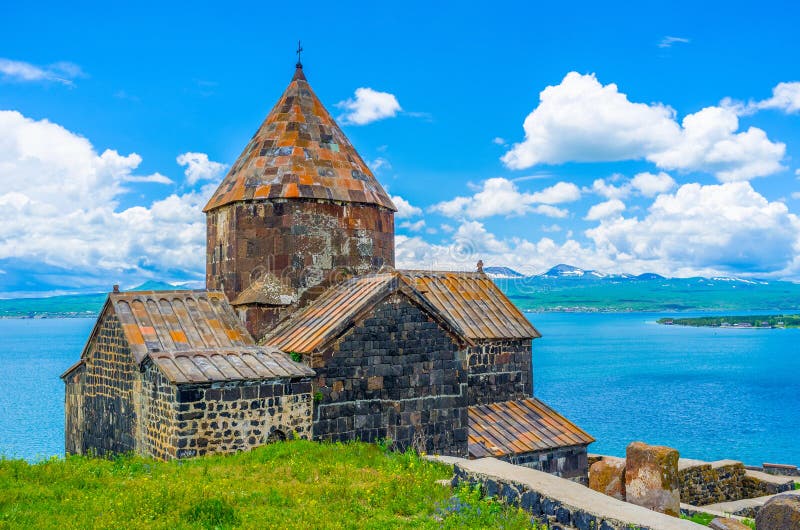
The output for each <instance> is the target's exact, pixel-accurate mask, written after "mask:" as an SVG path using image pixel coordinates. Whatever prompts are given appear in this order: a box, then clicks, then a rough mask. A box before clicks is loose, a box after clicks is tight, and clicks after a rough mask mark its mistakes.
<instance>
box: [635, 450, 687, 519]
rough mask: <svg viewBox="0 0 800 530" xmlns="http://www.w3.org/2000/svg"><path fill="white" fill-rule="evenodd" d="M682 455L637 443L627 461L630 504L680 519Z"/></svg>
mask: <svg viewBox="0 0 800 530" xmlns="http://www.w3.org/2000/svg"><path fill="white" fill-rule="evenodd" d="M678 458H679V455H678V451H676V450H675V449H672V448H671V447H664V446H660V445H647V444H645V443H642V442H633V443H632V444H630V445H629V446H628V448H627V450H626V457H625V499H626V500H627V502H630V503H633V504H637V505H639V506H644V507H645V508H649V509H651V510H654V511H657V512H661V513H665V514H667V515H672V516H675V517H678V516H679V515H680V510H681V506H680V504H681V501H680V490H679V480H678Z"/></svg>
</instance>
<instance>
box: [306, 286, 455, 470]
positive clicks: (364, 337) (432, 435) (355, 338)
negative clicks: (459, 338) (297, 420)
mask: <svg viewBox="0 0 800 530" xmlns="http://www.w3.org/2000/svg"><path fill="white" fill-rule="evenodd" d="M310 364H311V367H312V368H313V369H314V370H315V371H316V372H317V377H316V379H315V381H314V387H315V390H317V391H319V392H320V395H321V397H322V399H321V402H320V403H318V404H317V405H316V407H315V408H316V410H315V419H314V438H315V439H319V440H363V441H366V442H374V441H376V440H379V439H385V438H390V439H391V440H393V442H394V444H395V447H396V448H398V449H401V450H402V449H405V448H407V447H412V446H413V447H414V448H416V449H418V450H420V451H425V452H428V453H441V454H452V455H466V454H467V429H468V420H467V374H466V369H465V366H464V365H465V362H464V358H463V353H462V351H461V350H460V349H459V345H458V344H457V343H456V342H455V339H454V338H453V337H452V336H450V335H449V334H448V333H447V332H446V331H445V330H443V329H442V328H441V327H440V326H439V324H438V323H437V322H435V321H434V320H432V319H431V318H430V316H429V315H428V314H427V313H425V312H424V311H422V310H421V309H420V308H419V307H417V306H416V305H414V304H413V303H411V301H410V300H409V299H408V298H407V297H405V295H402V294H399V293H398V294H395V295H392V296H390V297H388V298H387V299H386V300H384V301H383V302H381V303H380V304H378V306H377V307H376V308H375V309H374V310H373V311H372V312H371V313H370V314H369V315H367V316H366V317H365V318H363V319H362V320H360V321H359V322H357V323H356V324H355V325H354V327H353V328H351V329H350V330H349V331H348V332H347V333H345V334H344V335H343V336H342V337H341V338H340V339H338V340H337V341H336V342H335V343H334V344H333V345H332V346H331V347H330V348H329V349H327V350H326V351H325V352H324V353H321V354H315V355H314V356H312V357H311V359H310Z"/></svg>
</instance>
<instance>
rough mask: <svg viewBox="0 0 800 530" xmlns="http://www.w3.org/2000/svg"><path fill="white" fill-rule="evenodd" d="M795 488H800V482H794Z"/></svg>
mask: <svg viewBox="0 0 800 530" xmlns="http://www.w3.org/2000/svg"><path fill="white" fill-rule="evenodd" d="M794 489H796V490H800V482H795V483H794Z"/></svg>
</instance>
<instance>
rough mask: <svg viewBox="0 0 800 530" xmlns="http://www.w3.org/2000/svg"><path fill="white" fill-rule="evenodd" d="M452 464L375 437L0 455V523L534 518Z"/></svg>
mask: <svg viewBox="0 0 800 530" xmlns="http://www.w3.org/2000/svg"><path fill="white" fill-rule="evenodd" d="M451 474H452V472H451V470H450V469H449V468H447V467H445V466H442V465H439V464H433V463H430V462H427V461H425V460H422V459H420V458H419V457H417V456H416V455H414V454H410V453H409V454H399V453H384V452H383V451H381V449H380V448H379V447H378V446H375V445H370V444H361V443H353V444H344V445H342V444H320V443H314V442H307V441H291V442H284V443H277V444H272V445H269V446H266V447H262V448H259V449H257V450H254V451H251V452H248V453H239V454H236V455H230V456H213V457H204V458H198V459H193V460H183V461H173V462H155V461H152V460H147V459H142V458H134V457H124V458H119V459H117V460H115V461H109V460H102V459H92V458H84V457H70V458H67V459H53V460H49V461H45V462H41V463H38V464H33V465H30V464H28V463H26V462H24V461H21V460H0V528H62V529H66V528H215V527H216V528H234V527H238V528H392V527H398V526H400V527H430V528H440V527H445V528H464V527H467V528H470V527H471V528H481V527H505V528H530V524H529V522H528V517H526V516H525V515H524V514H522V513H521V512H519V511H518V510H516V509H512V508H507V507H505V506H503V505H500V504H498V503H494V502H491V501H487V500H485V499H484V500H479V499H478V497H476V496H475V494H474V492H469V491H466V490H464V491H461V492H460V493H459V496H460V497H461V498H462V499H465V500H466V501H467V503H468V504H470V505H471V506H472V508H464V507H463V505H462V503H456V504H457V505H458V507H457V509H455V510H451V511H447V510H445V511H444V512H442V513H445V514H446V515H445V516H444V518H443V519H442V517H436V515H437V513H438V512H440V511H441V510H442V508H446V507H447V506H448V499H449V498H450V497H451V495H452V492H451V491H450V489H449V488H445V487H442V486H440V485H437V484H435V481H436V480H438V479H449V478H450V476H451Z"/></svg>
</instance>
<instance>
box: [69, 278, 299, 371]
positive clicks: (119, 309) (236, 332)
mask: <svg viewBox="0 0 800 530" xmlns="http://www.w3.org/2000/svg"><path fill="white" fill-rule="evenodd" d="M109 311H113V313H114V315H116V317H117V319H118V320H119V323H120V326H121V327H122V331H123V333H124V335H125V339H126V341H127V343H128V347H129V349H130V351H131V354H132V355H133V358H134V360H135V361H136V363H137V364H141V363H143V362H144V361H145V360H146V359H148V358H150V359H152V361H153V362H154V363H155V364H156V365H157V366H158V367H159V368H161V370H162V371H163V373H164V375H166V376H167V377H168V378H169V379H170V381H172V382H173V383H190V382H194V383H200V382H210V381H234V380H244V379H269V378H276V377H277V378H284V377H309V376H311V375H313V374H314V372H313V371H312V370H311V369H310V368H308V367H307V366H305V365H304V364H302V363H297V362H294V361H292V360H291V359H289V357H288V356H286V355H285V354H284V353H282V352H280V351H278V350H276V349H274V348H264V347H261V346H257V345H256V344H255V342H254V341H253V337H251V336H250V334H249V333H248V332H247V330H246V329H245V328H244V326H243V325H242V323H241V322H240V321H239V319H238V318H236V315H235V314H234V312H233V309H232V308H231V306H230V304H228V300H227V299H226V298H225V295H224V294H223V293H221V292H215V291H201V290H198V291H132V292H122V293H110V294H109V295H108V299H107V300H106V304H105V306H104V307H103V310H102V311H101V313H100V317H99V318H98V323H97V324H96V325H95V329H94V330H93V331H92V335H91V336H90V339H89V342H87V345H86V347H85V348H84V351H83V354H82V355H81V357H82V358H83V357H85V355H86V354H87V353H88V349H89V346H90V344H91V339H92V337H93V336H94V335H95V334H96V332H97V331H98V327H99V325H100V322H101V321H102V319H103V318H104V316H105V315H106V314H107V313H108V312H109ZM67 373H68V372H67ZM67 373H65V375H67Z"/></svg>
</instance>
